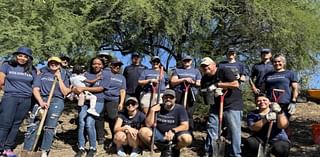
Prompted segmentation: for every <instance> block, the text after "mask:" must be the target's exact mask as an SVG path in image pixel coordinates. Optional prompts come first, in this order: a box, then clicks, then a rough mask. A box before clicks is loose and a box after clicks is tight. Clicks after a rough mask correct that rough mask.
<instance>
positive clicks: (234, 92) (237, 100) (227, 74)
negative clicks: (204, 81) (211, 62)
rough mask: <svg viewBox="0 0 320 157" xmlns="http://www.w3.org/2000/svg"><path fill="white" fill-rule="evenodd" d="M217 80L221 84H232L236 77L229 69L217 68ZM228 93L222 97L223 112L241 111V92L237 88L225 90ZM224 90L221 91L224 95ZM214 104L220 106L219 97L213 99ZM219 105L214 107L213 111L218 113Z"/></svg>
mask: <svg viewBox="0 0 320 157" xmlns="http://www.w3.org/2000/svg"><path fill="white" fill-rule="evenodd" d="M217 73H218V80H219V81H221V82H233V81H236V76H235V75H234V73H233V72H232V71H231V69H230V68H219V69H218V71H217ZM227 90H228V92H227V94H226V95H225V97H224V110H238V111H242V110H243V100H242V95H241V90H240V89H239V88H234V89H231V88H229V89H227ZM225 92H226V90H223V93H225ZM215 104H220V97H217V98H216V99H215ZM219 106H220V105H214V106H213V109H214V110H216V111H219V108H220V107H219Z"/></svg>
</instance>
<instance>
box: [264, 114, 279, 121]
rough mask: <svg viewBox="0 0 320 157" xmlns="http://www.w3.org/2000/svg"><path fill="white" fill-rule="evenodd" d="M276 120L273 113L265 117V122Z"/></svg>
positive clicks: (275, 115)
mask: <svg viewBox="0 0 320 157" xmlns="http://www.w3.org/2000/svg"><path fill="white" fill-rule="evenodd" d="M276 119H277V114H276V113H275V112H269V113H268V114H267V115H266V120H267V121H272V120H276Z"/></svg>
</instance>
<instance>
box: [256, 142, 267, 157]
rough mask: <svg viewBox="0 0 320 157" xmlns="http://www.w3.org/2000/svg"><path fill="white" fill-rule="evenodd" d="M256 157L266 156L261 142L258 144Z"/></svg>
mask: <svg viewBox="0 0 320 157" xmlns="http://www.w3.org/2000/svg"><path fill="white" fill-rule="evenodd" d="M257 157H266V156H265V153H264V149H263V146H262V145H261V144H259V148H258V155H257Z"/></svg>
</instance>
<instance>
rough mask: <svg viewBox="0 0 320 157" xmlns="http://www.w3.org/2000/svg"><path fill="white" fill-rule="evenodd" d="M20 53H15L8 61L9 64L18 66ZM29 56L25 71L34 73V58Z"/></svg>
mask: <svg viewBox="0 0 320 157" xmlns="http://www.w3.org/2000/svg"><path fill="white" fill-rule="evenodd" d="M18 54H19V53H14V54H13V55H12V58H11V59H10V60H9V61H8V64H9V65H11V66H13V67H16V66H18V64H19V63H18V61H17V56H18ZM27 57H28V61H27V63H26V64H24V65H23V67H24V72H25V73H28V74H32V70H35V69H36V68H35V67H34V66H33V65H32V59H31V58H30V57H29V56H27Z"/></svg>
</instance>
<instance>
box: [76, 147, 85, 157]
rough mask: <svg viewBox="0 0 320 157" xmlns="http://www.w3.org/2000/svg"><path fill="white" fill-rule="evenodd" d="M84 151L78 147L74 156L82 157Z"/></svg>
mask: <svg viewBox="0 0 320 157" xmlns="http://www.w3.org/2000/svg"><path fill="white" fill-rule="evenodd" d="M85 153H86V150H84V148H80V149H79V151H78V152H77V154H76V155H75V156H74V157H83V156H84V154H85Z"/></svg>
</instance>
